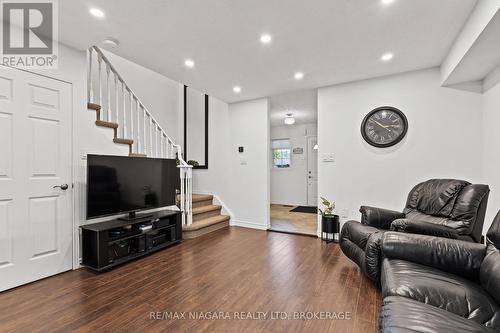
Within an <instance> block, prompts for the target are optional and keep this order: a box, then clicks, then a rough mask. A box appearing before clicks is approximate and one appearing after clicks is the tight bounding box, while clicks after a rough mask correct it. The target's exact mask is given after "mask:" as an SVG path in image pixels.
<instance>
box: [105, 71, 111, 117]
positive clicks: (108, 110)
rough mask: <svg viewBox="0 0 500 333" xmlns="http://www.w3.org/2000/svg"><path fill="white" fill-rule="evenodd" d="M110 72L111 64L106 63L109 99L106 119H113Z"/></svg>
mask: <svg viewBox="0 0 500 333" xmlns="http://www.w3.org/2000/svg"><path fill="white" fill-rule="evenodd" d="M109 72H110V68H109V65H108V64H106V91H107V94H108V96H107V99H108V104H107V105H106V109H107V110H106V121H111V86H110V84H109Z"/></svg>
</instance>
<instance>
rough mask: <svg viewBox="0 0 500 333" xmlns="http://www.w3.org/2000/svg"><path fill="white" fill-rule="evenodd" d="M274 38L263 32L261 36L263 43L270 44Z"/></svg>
mask: <svg viewBox="0 0 500 333" xmlns="http://www.w3.org/2000/svg"><path fill="white" fill-rule="evenodd" d="M272 40H273V38H272V37H271V35H269V34H263V35H261V36H260V42H261V43H262V44H269V43H271V41H272Z"/></svg>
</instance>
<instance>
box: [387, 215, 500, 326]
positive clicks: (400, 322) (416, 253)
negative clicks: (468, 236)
mask: <svg viewBox="0 0 500 333" xmlns="http://www.w3.org/2000/svg"><path fill="white" fill-rule="evenodd" d="M381 246H382V252H383V256H384V259H383V264H382V275H381V285H382V295H383V297H384V302H383V305H382V308H381V312H380V331H381V332H425V333H434V332H435V333H442V332H500V212H499V213H498V214H497V216H496V218H495V220H494V221H493V224H492V226H491V227H490V229H489V231H488V233H487V244H486V245H483V244H477V243H472V242H466V241H463V240H457V239H446V238H441V237H434V236H427V235H416V234H405V233H400V232H387V233H385V234H384V235H383V237H382V242H381Z"/></svg>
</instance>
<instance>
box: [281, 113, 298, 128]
mask: <svg viewBox="0 0 500 333" xmlns="http://www.w3.org/2000/svg"><path fill="white" fill-rule="evenodd" d="M283 122H284V123H285V125H293V124H295V118H294V117H293V115H292V114H291V113H287V114H286V118H285V120H283Z"/></svg>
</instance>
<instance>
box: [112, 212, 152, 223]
mask: <svg viewBox="0 0 500 333" xmlns="http://www.w3.org/2000/svg"><path fill="white" fill-rule="evenodd" d="M150 217H153V214H142V215H137V214H136V212H130V213H128V216H124V217H120V218H118V220H120V221H137V220H142V219H146V218H150Z"/></svg>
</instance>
